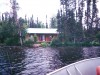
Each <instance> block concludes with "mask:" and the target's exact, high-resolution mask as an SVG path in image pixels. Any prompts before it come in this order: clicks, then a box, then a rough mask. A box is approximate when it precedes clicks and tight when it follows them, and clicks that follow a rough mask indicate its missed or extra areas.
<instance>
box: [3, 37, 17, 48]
mask: <svg viewBox="0 0 100 75" xmlns="http://www.w3.org/2000/svg"><path fill="white" fill-rule="evenodd" d="M4 43H5V45H10V46H13V45H19V40H18V37H11V38H7V39H6V40H5V41H4Z"/></svg>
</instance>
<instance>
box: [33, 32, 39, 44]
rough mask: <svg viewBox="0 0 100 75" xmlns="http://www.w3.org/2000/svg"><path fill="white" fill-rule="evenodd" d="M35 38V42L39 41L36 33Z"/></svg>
mask: <svg viewBox="0 0 100 75" xmlns="http://www.w3.org/2000/svg"><path fill="white" fill-rule="evenodd" d="M33 38H34V43H37V40H38V37H37V35H36V34H35V35H34V37H33Z"/></svg>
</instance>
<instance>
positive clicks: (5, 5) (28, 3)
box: [0, 0, 60, 23]
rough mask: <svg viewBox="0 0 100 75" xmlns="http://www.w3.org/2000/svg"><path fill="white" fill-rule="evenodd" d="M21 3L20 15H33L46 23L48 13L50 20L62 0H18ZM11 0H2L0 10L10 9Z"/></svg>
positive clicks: (0, 0)
mask: <svg viewBox="0 0 100 75" xmlns="http://www.w3.org/2000/svg"><path fill="white" fill-rule="evenodd" d="M16 1H17V2H18V3H19V7H20V9H19V10H18V16H21V17H25V14H26V15H27V17H31V16H32V14H33V17H34V18H35V19H36V18H37V17H38V18H39V20H41V21H43V22H44V23H45V21H46V15H47V18H48V21H49V20H50V17H52V16H55V15H56V13H57V11H58V9H59V8H60V0H16ZM9 6H10V4H9V0H8V1H7V0H0V11H3V12H5V11H8V10H9Z"/></svg>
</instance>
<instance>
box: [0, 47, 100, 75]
mask: <svg viewBox="0 0 100 75" xmlns="http://www.w3.org/2000/svg"><path fill="white" fill-rule="evenodd" d="M98 56H100V48H99V47H84V48H81V47H67V48H58V49H54V48H49V47H47V48H35V49H34V48H29V49H20V48H9V47H5V48H0V75H46V74H47V73H48V72H51V71H53V70H55V69H57V68H60V67H63V66H64V65H67V64H70V63H73V62H76V61H79V60H82V59H87V58H91V57H98Z"/></svg>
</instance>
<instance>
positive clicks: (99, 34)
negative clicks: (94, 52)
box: [96, 32, 100, 42]
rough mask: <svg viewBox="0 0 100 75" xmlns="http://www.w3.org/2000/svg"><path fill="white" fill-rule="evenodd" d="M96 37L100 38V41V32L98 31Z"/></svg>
mask: <svg viewBox="0 0 100 75" xmlns="http://www.w3.org/2000/svg"><path fill="white" fill-rule="evenodd" d="M96 38H97V39H98V40H99V42H100V32H98V33H97V34H96Z"/></svg>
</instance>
